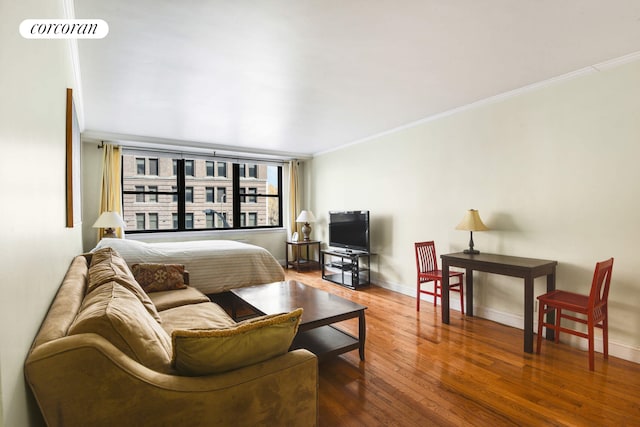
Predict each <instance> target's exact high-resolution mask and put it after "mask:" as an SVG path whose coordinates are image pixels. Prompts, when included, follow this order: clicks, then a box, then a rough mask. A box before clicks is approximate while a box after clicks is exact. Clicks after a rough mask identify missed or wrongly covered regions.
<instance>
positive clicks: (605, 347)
mask: <svg viewBox="0 0 640 427" xmlns="http://www.w3.org/2000/svg"><path fill="white" fill-rule="evenodd" d="M602 353H604V358H605V359H608V358H609V316H608V313H606V312H605V314H604V319H603V320H602Z"/></svg>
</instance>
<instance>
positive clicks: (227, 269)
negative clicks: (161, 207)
mask: <svg viewBox="0 0 640 427" xmlns="http://www.w3.org/2000/svg"><path fill="white" fill-rule="evenodd" d="M103 247H111V248H113V249H115V250H116V251H117V252H118V253H119V254H120V255H121V256H122V257H123V258H124V259H125V260H126V262H127V264H128V265H129V267H131V265H133V264H136V263H144V262H155V263H165V264H184V266H185V269H186V270H188V271H189V284H190V285H191V286H193V287H195V288H197V289H199V290H200V291H202V292H204V293H205V294H215V293H220V292H224V291H228V290H230V289H233V288H239V287H243V286H251V285H259V284H262V283H271V282H279V281H282V280H284V270H283V269H282V267H281V266H280V264H279V263H278V261H277V260H276V259H275V258H274V257H273V255H271V254H270V253H269V251H267V250H266V249H264V248H261V247H259V246H255V245H251V244H248V243H243V242H237V241H233V240H198V241H188V242H161V243H147V242H140V241H136V240H128V239H109V238H106V239H102V240H101V241H100V242H99V243H98V245H97V246H96V247H95V248H94V249H93V250H97V249H100V248H103Z"/></svg>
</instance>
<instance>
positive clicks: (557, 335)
mask: <svg viewBox="0 0 640 427" xmlns="http://www.w3.org/2000/svg"><path fill="white" fill-rule="evenodd" d="M560 317H562V309H561V308H557V309H556V326H555V328H554V334H555V341H556V344H558V343H559V342H560Z"/></svg>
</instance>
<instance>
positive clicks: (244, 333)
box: [171, 308, 302, 375]
mask: <svg viewBox="0 0 640 427" xmlns="http://www.w3.org/2000/svg"><path fill="white" fill-rule="evenodd" d="M301 317H302V309H301V308H299V309H296V310H294V311H292V312H291V313H285V314H276V315H270V316H262V317H259V318H255V319H250V320H248V321H244V322H240V323H238V324H236V325H234V326H232V327H229V328H225V329H201V330H197V329H195V330H174V331H173V333H172V335H171V339H172V344H173V356H172V360H171V362H172V366H173V367H174V368H175V369H176V370H177V371H178V372H179V373H181V374H183V375H207V374H214V373H219V372H226V371H230V370H233V369H238V368H241V367H243V366H247V365H252V364H255V363H259V362H262V361H265V360H268V359H271V358H272V357H276V356H279V355H282V354H284V353H286V352H287V351H288V350H289V347H291V343H292V341H293V338H294V337H295V335H296V333H297V331H298V325H299V323H300V318H301Z"/></svg>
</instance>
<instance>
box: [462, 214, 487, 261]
mask: <svg viewBox="0 0 640 427" xmlns="http://www.w3.org/2000/svg"><path fill="white" fill-rule="evenodd" d="M456 230H465V231H469V232H470V233H471V239H470V240H469V249H465V250H464V253H465V254H471V255H477V254H479V253H480V251H477V250H475V249H473V232H474V231H486V230H488V228H487V226H486V225H484V223H483V222H482V220H481V219H480V215H479V214H478V211H477V210H475V209H469V210H468V211H467V212H466V213H465V214H464V218H462V221H460V224H458V225H457V226H456Z"/></svg>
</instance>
